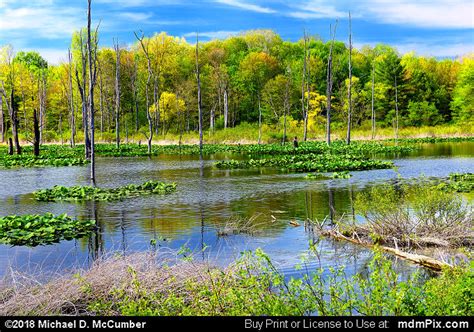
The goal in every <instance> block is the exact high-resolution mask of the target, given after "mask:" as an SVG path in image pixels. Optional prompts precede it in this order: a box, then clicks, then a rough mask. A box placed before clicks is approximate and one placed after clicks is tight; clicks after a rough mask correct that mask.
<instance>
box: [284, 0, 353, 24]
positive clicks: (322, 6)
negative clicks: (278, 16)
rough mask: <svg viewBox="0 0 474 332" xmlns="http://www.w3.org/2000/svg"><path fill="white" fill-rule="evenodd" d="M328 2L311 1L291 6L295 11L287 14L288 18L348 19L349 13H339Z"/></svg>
mask: <svg viewBox="0 0 474 332" xmlns="http://www.w3.org/2000/svg"><path fill="white" fill-rule="evenodd" d="M325 2H326V1H321V0H310V1H304V2H301V3H294V2H292V3H291V4H290V7H292V8H293V9H294V10H292V11H288V12H287V13H285V14H286V15H287V16H291V17H295V18H301V19H314V18H339V17H346V16H347V15H348V13H347V12H343V11H339V10H337V9H336V7H335V6H334V5H333V4H332V2H330V3H325Z"/></svg>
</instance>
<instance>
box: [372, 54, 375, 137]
mask: <svg viewBox="0 0 474 332" xmlns="http://www.w3.org/2000/svg"><path fill="white" fill-rule="evenodd" d="M374 92H375V61H374V63H373V65H372V139H375V108H374Z"/></svg>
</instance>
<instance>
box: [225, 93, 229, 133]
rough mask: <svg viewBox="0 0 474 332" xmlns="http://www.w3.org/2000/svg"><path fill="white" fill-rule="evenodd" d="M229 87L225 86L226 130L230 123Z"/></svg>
mask: <svg viewBox="0 0 474 332" xmlns="http://www.w3.org/2000/svg"><path fill="white" fill-rule="evenodd" d="M227 90H228V85H227V84H226V85H225V86H224V129H226V128H227V122H228V121H229V95H228V91H227Z"/></svg>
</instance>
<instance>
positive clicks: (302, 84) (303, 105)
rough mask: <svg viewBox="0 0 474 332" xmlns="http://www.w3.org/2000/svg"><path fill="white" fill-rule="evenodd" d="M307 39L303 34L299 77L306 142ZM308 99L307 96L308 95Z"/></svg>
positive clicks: (304, 138) (304, 139)
mask: <svg viewBox="0 0 474 332" xmlns="http://www.w3.org/2000/svg"><path fill="white" fill-rule="evenodd" d="M306 43H307V38H306V31H305V32H304V55H303V76H302V77H301V112H302V114H303V121H304V128H303V141H306V135H307V131H308V114H307V111H306V107H305V106H306V105H305V104H306V103H305V97H304V93H305V90H306V89H305V80H306V65H307V64H306V59H307V45H306ZM308 98H309V95H308ZM285 129H286V119H285Z"/></svg>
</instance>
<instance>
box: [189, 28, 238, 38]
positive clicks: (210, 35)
mask: <svg viewBox="0 0 474 332" xmlns="http://www.w3.org/2000/svg"><path fill="white" fill-rule="evenodd" d="M241 32H242V31H241V30H237V31H224V30H223V31H206V32H199V37H200V38H201V37H204V38H209V39H225V38H227V37H230V36H235V35H238V34H239V33H241ZM183 37H188V38H190V39H192V38H194V39H196V32H188V33H185V34H184V35H183Z"/></svg>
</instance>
